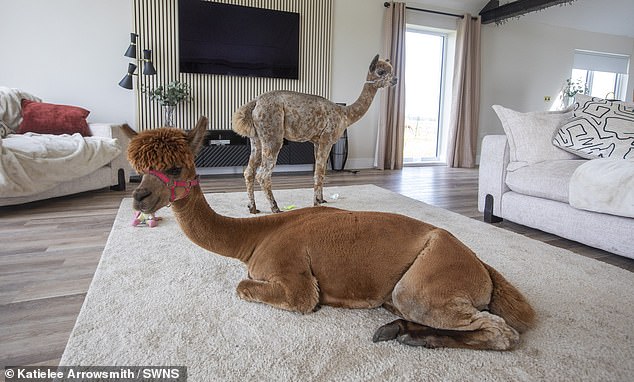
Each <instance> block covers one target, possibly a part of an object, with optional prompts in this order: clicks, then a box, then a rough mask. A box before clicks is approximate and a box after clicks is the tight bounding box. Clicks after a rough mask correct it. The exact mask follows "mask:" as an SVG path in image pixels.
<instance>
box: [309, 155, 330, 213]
mask: <svg viewBox="0 0 634 382" xmlns="http://www.w3.org/2000/svg"><path fill="white" fill-rule="evenodd" d="M331 148H332V144H323V143H322V144H315V174H314V177H313V181H314V193H315V199H314V205H315V206H318V205H319V204H321V203H326V200H325V199H324V177H325V176H326V163H327V162H328V154H330V149H331Z"/></svg>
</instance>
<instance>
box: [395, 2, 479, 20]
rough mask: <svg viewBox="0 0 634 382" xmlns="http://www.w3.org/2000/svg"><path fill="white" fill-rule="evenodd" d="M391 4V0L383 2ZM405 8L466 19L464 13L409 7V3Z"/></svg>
mask: <svg viewBox="0 0 634 382" xmlns="http://www.w3.org/2000/svg"><path fill="white" fill-rule="evenodd" d="M390 5H391V4H390V3H389V2H387V1H386V2H385V3H383V6H384V7H385V8H389V7H390ZM405 9H409V10H412V11H419V12H427V13H433V14H435V15H443V16H451V17H458V18H460V19H464V15H457V14H455V13H447V12H441V11H434V10H431V9H423V8H414V7H409V6H407V5H406V6H405ZM471 18H472V19H477V17H473V16H472V17H471Z"/></svg>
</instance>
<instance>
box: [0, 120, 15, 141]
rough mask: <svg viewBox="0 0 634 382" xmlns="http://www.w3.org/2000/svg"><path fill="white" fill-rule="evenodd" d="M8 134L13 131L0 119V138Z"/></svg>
mask: <svg viewBox="0 0 634 382" xmlns="http://www.w3.org/2000/svg"><path fill="white" fill-rule="evenodd" d="M9 134H13V131H11V129H9V126H7V125H5V124H4V122H2V121H0V138H6V136H7V135H9Z"/></svg>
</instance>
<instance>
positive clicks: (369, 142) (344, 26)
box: [331, 0, 385, 168]
mask: <svg viewBox="0 0 634 382" xmlns="http://www.w3.org/2000/svg"><path fill="white" fill-rule="evenodd" d="M382 4H383V1H378V0H374V1H371V2H368V1H367V0H334V4H333V44H332V47H333V48H332V96H331V100H332V101H334V102H345V103H347V104H351V103H353V102H354V101H355V100H356V99H357V97H358V96H359V94H360V93H361V89H362V88H363V83H364V82H365V77H366V75H367V73H368V67H369V65H370V61H372V58H373V57H374V56H375V55H376V54H380V55H381V57H384V52H383V49H382V47H383V36H382V34H383V14H384V9H385V8H384V7H383V5H382ZM379 92H381V90H379ZM379 103H380V94H378V93H377V96H376V97H374V101H373V102H372V105H371V106H370V109H369V110H368V112H367V113H366V114H365V115H364V116H363V118H361V119H360V120H359V121H357V122H356V123H355V124H354V125H352V126H350V127H349V128H348V146H349V149H348V161H347V164H346V167H347V168H371V167H372V164H373V163H374V150H375V147H376V136H377V126H378V123H379V108H378V106H379Z"/></svg>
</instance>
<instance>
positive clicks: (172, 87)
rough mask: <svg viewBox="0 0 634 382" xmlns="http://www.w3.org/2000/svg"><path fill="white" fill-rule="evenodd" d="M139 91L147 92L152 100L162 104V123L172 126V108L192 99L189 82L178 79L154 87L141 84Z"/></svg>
mask: <svg viewBox="0 0 634 382" xmlns="http://www.w3.org/2000/svg"><path fill="white" fill-rule="evenodd" d="M141 92H143V93H145V94H147V96H148V97H149V98H150V99H151V100H152V101H158V102H159V103H160V104H161V106H163V111H164V112H165V120H164V122H163V124H164V125H165V126H169V127H173V126H174V108H175V107H176V105H178V104H179V103H181V102H183V101H190V100H191V99H192V96H191V95H190V92H191V89H190V87H189V84H187V83H185V82H180V81H172V82H170V83H168V84H167V85H166V86H163V85H161V86H158V87H157V88H155V89H149V88H148V87H146V86H143V89H142V90H141Z"/></svg>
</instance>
